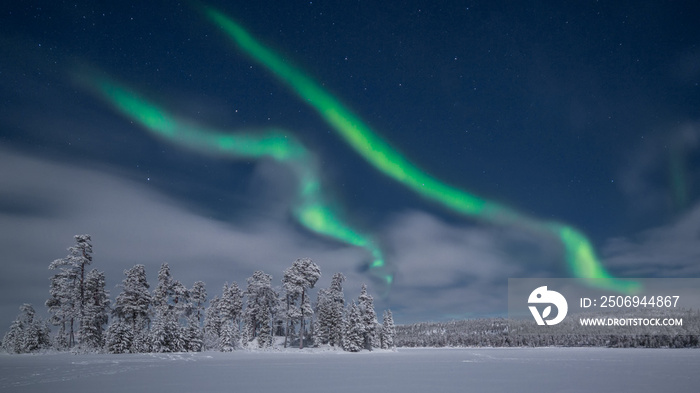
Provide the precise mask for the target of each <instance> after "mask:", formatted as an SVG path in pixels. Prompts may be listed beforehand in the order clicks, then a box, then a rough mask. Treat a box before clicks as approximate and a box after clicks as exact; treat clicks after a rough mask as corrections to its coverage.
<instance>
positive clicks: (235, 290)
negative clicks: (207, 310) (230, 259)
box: [219, 282, 243, 326]
mask: <svg viewBox="0 0 700 393" xmlns="http://www.w3.org/2000/svg"><path fill="white" fill-rule="evenodd" d="M219 310H220V311H219V315H220V317H221V318H222V319H223V320H224V321H230V322H231V323H233V325H234V326H238V325H239V324H240V321H241V318H242V316H243V315H242V314H243V292H242V291H241V289H240V288H239V287H238V284H236V283H235V282H234V283H232V284H231V285H228V284H226V285H224V290H223V293H222V295H221V299H220V300H219Z"/></svg>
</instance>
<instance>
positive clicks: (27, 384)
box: [0, 348, 700, 393]
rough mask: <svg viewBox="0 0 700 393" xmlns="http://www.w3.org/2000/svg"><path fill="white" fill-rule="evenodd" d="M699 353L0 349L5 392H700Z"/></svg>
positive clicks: (0, 379)
mask: <svg viewBox="0 0 700 393" xmlns="http://www.w3.org/2000/svg"><path fill="white" fill-rule="evenodd" d="M699 369H700V351H698V350H692V349H689V350H683V349H609V348H458V349H427V348H426V349H399V350H397V351H395V352H394V351H381V350H378V351H374V352H371V353H370V352H367V351H363V352H360V353H348V352H342V351H333V350H311V349H309V350H303V351H299V350H295V349H288V350H284V351H257V352H255V351H236V352H229V353H222V352H204V353H175V354H133V355H131V354H122V355H111V354H99V355H98V354H90V355H73V354H68V353H53V354H41V355H6V354H2V355H0V391H3V392H47V391H50V392H52V393H54V392H55V393H59V392H71V393H75V392H84V391H85V392H86V391H98V392H105V393H108V392H140V391H144V392H146V391H147V392H168V393H179V392H224V391H235V392H285V393H291V392H304V393H314V392H324V393H326V392H339V393H342V392H364V391H382V392H401V393H406V392H506V391H517V392H555V391H556V392H564V391H566V392H591V391H594V392H602V391H618V392H620V391H626V392H660V391H673V392H697V391H698V386H700V374H699V373H698V372H697V370H699Z"/></svg>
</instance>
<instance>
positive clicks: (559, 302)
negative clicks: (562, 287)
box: [527, 285, 569, 326]
mask: <svg viewBox="0 0 700 393" xmlns="http://www.w3.org/2000/svg"><path fill="white" fill-rule="evenodd" d="M527 302H528V304H549V306H547V307H546V308H545V309H544V310H542V315H540V312H539V311H538V310H537V307H536V306H529V308H530V312H531V313H532V316H533V317H534V318H535V321H537V324H538V325H550V326H551V325H556V324H558V323H559V322H561V321H563V320H564V317H566V312H567V311H568V310H569V305H568V303H566V299H565V298H564V296H562V295H561V293H559V292H557V291H548V290H547V286H546V285H545V286H542V287H539V288H537V289H535V290H534V291H532V293H530V297H528V299H527ZM552 304H553V305H555V306H556V307H557V316H556V317H555V318H551V319H545V318H547V317H548V316H549V314H551V313H552V306H551V305H552Z"/></svg>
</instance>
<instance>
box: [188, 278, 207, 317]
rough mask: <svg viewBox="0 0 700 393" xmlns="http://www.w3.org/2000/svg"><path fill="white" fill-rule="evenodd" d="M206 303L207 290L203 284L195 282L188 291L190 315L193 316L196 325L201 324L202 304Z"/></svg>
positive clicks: (202, 315)
mask: <svg viewBox="0 0 700 393" xmlns="http://www.w3.org/2000/svg"><path fill="white" fill-rule="evenodd" d="M206 302H207V289H206V287H205V284H204V282H202V281H195V283H194V285H192V289H190V305H191V307H192V311H191V313H192V314H194V317H195V319H196V320H197V323H201V322H202V321H203V320H204V308H205V307H204V304H205V303H206Z"/></svg>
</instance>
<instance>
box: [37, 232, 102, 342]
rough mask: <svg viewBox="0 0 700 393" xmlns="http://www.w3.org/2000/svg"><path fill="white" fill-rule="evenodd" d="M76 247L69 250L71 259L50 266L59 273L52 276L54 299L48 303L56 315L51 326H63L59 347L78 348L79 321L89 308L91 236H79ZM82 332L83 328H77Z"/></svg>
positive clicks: (50, 299)
mask: <svg viewBox="0 0 700 393" xmlns="http://www.w3.org/2000/svg"><path fill="white" fill-rule="evenodd" d="M74 238H75V241H76V244H75V245H74V246H72V247H70V248H68V252H69V254H68V256H67V257H65V258H62V259H56V260H54V261H53V262H51V264H50V265H49V269H51V270H59V272H58V273H56V274H55V275H54V276H53V277H51V286H50V291H49V293H50V297H49V299H48V300H47V301H46V306H47V307H48V308H49V312H51V313H52V314H53V317H52V319H51V323H53V324H55V325H61V329H60V331H59V333H60V335H59V338H58V339H57V342H58V343H59V345H62V344H63V343H64V342H65V345H66V346H68V347H72V346H73V345H75V342H76V340H75V330H76V326H75V324H76V322H78V324H80V323H81V322H82V320H83V317H84V315H83V313H84V309H85V301H86V296H85V279H86V272H85V267H86V266H87V265H89V264H90V263H92V244H90V241H91V239H90V235H75V236H74ZM77 329H78V330H81V328H80V325H79V326H78V327H77Z"/></svg>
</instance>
